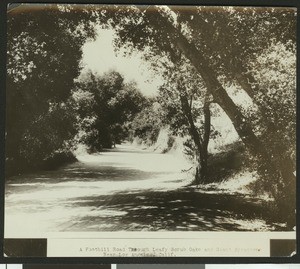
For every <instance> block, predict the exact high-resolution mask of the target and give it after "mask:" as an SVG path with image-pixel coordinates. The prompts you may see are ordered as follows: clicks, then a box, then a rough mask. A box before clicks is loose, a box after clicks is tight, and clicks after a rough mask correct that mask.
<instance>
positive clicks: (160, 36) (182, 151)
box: [4, 3, 297, 256]
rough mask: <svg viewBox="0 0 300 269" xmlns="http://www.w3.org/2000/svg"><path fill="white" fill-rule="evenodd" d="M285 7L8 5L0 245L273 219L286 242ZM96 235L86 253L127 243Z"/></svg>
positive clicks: (288, 102)
mask: <svg viewBox="0 0 300 269" xmlns="http://www.w3.org/2000/svg"><path fill="white" fill-rule="evenodd" d="M296 21H297V9H296V8H291V7H241V6H195V5H194V6H183V5H182V6H176V5H168V6H167V5H112V4H111V5H100V4H93V5H92V4H28V3H27V4H26V3H21V4H10V5H8V7H7V66H6V70H7V75H6V124H5V206H4V213H5V218H4V221H5V223H4V224H5V227H4V228H5V229H4V239H5V240H6V239H7V240H11V241H7V242H8V243H7V244H6V245H7V246H8V247H9V250H10V252H11V253H16V252H14V251H15V250H14V245H17V243H16V244H15V243H13V244H12V245H11V244H9V243H10V242H15V240H17V239H24V238H25V239H26V238H45V239H47V238H48V239H49V237H50V235H51V234H52V235H53V234H55V238H57V237H59V235H61V236H63V235H65V234H67V235H68V238H77V235H80V234H82V233H85V236H87V234H91V235H92V234H93V236H94V234H97V233H105V234H106V237H105V238H110V234H115V233H112V232H118V233H120V234H123V236H124V237H125V238H130V237H131V234H132V232H135V233H136V234H135V236H137V237H138V235H141V238H140V239H141V241H140V243H139V246H147V242H146V241H147V239H145V238H151V236H150V234H151V235H154V236H155V234H158V233H159V235H160V236H159V237H160V238H161V241H160V243H158V245H161V244H162V246H163V244H164V238H167V237H169V236H170V233H171V232H172V233H173V234H174V233H176V234H178V238H183V237H184V236H185V235H187V234H188V236H189V238H190V240H192V239H193V238H194V239H195V236H196V234H197V232H206V233H202V234H201V236H202V237H207V236H205V234H207V235H209V234H211V232H222V234H228V232H238V233H241V234H243V233H245V232H251V238H252V240H253V241H255V240H256V239H255V236H256V234H260V233H268V234H272V232H274V233H276V232H280V235H281V236H280V237H276V238H275V239H291V244H290V245H291V246H292V248H291V249H290V248H289V251H288V253H287V255H288V256H289V255H293V254H294V251H295V241H294V239H296V235H295V229H296V228H295V227H296V211H295V210H296ZM150 232H151V233H150ZM253 232H255V233H253ZM284 233H288V234H289V236H288V237H287V238H285V237H284V235H283V236H282V234H284ZM193 234H195V236H193ZM216 234H217V235H216ZM144 235H145V236H144ZM161 235H162V236H161ZM96 237H97V238H100V237H101V236H100V235H99V237H98V236H96ZM85 238H87V237H85ZM116 238H117V237H116ZM172 238H173V235H172ZM218 238H219V237H218V233H214V239H215V240H219V239H218ZM226 238H227V240H228V238H229V237H226ZM232 238H235V237H232ZM124 240H125V239H124ZM178 240H179V239H178ZM182 241H184V240H182ZM194 241H195V240H194ZM219 241H220V240H219ZM219 241H218V242H219ZM229 241H230V240H229ZM103 242H104V241H101V244H102V245H101V246H104V247H105V244H104V243H103ZM231 243H232V244H233V243H235V240H231ZM256 243H257V244H258V241H257V242H256ZM30 244H31V243H30ZM70 244H73V243H70ZM103 244H104V245H103ZM124 244H125V243H124ZM243 244H245V242H243ZM253 244H254V242H253ZM4 245H5V244H4ZM44 245H45V251H46V242H45V244H44ZM60 245H61V244H60ZM196 245H197V242H196V241H195V242H194V245H193V246H196ZM47 246H48V250H49V249H51V244H48V245H47ZM61 246H62V245H61ZM93 246H94V245H93ZM177 246H180V242H179V243H177V244H176V245H175V247H177ZM268 246H269V245H268ZM94 247H95V246H94ZM172 247H173V246H172ZM110 248H113V245H110V246H109V247H107V249H101V251H100V253H101V254H99V252H97V251H98V250H96V249H93V251H96V254H95V255H100V256H101V255H104V254H103V253H106V252H110V253H112V254H111V255H116V256H122V255H123V254H124V253H125V252H128V251H130V252H134V249H135V248H132V249H131V248H130V247H129V250H128V251H127V250H126V251H125V250H124V249H125V247H124V249H121V248H120V249H116V250H114V251H112V252H111V251H110V250H109V249H110ZM253 248H254V245H253ZM255 248H256V245H255ZM26 249H27V247H26V248H25V250H26ZM65 249H67V247H66V248H65ZM84 249H85V250H86V251H89V249H88V248H87V246H86V245H84ZM172 249H173V248H172ZM172 249H171V245H170V248H169V249H168V250H164V249H160V250H159V252H158V250H157V249H152V248H149V249H142V252H141V253H140V252H138V253H139V254H141V256H148V255H149V256H157V255H159V256H173V255H177V254H176V253H177V251H179V250H175V249H174V251H172ZM81 251H82V248H81V247H80V248H78V253H79V252H81ZM188 251H190V252H191V255H196V256H197V254H196V252H197V251H196V250H193V248H192V249H189V248H188V247H187V248H186V249H184V251H183V252H181V254H182V255H183V253H184V255H188V254H187V252H188ZM201 251H203V253H202V254H203V255H206V254H205V253H206V252H205V251H206V250H204V249H202V250H201ZM215 251H221V250H219V249H218V250H215ZM228 251H229V252H228V253H231V255H232V253H235V252H236V251H240V250H236V249H230V250H228ZM255 251H257V252H260V251H261V250H260V249H257V248H256V249H255ZM18 253H23V250H22V251H19V252H18ZM97 253H98V254H97ZM122 253H123V254H122ZM158 253H159V254H158ZM161 253H163V254H161ZM174 253H175V254H174ZM224 253H225V254H224ZM224 253H223V252H222V254H221V255H223V254H224V255H226V250H224ZM251 253H252V252H251ZM280 253H282V252H280ZM139 254H137V256H139ZM202 254H201V255H202ZM244 254H245V253H242V251H240V253H239V255H244ZM252 254H253V253H252ZM6 255H9V254H7V253H6ZM20 255H21V254H20ZM43 255H44V254H43ZM45 255H46V254H45ZM53 255H54V254H53ZM68 255H70V253H68ZM76 255H77V254H76ZM82 255H83V254H82ZM107 255H109V254H107ZM124 255H125V254H124ZM178 255H179V254H178ZM217 255H218V256H219V255H220V252H218V253H217ZM249 255H250V254H249ZM266 255H269V252H268V253H267V254H266Z"/></svg>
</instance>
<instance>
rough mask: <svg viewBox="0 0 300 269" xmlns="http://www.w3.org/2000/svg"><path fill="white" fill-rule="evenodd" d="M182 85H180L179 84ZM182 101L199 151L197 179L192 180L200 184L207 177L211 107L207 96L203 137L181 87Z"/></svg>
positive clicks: (191, 133) (204, 109)
mask: <svg viewBox="0 0 300 269" xmlns="http://www.w3.org/2000/svg"><path fill="white" fill-rule="evenodd" d="M178 87H180V86H178ZM179 91H180V102H181V108H182V111H183V113H184V115H185V117H186V119H187V121H188V124H189V130H190V135H191V137H192V139H193V141H194V143H195V145H196V148H197V152H198V166H197V168H196V174H195V180H194V181H193V182H192V185H194V184H195V185H199V184H200V183H205V182H206V179H207V170H208V169H207V165H208V162H207V159H208V143H209V136H210V124H211V115H210V109H209V103H208V100H207V98H206V99H205V104H204V108H203V112H204V133H203V138H202V137H201V134H199V132H198V130H197V128H196V126H195V123H194V120H193V115H192V111H191V109H192V108H191V106H190V104H189V102H188V97H187V94H186V92H185V90H184V89H182V88H180V89H179Z"/></svg>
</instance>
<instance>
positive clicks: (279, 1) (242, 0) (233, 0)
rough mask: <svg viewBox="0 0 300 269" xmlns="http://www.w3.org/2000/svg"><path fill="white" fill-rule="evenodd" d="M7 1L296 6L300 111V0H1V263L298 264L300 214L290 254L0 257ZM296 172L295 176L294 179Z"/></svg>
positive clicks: (0, 231)
mask: <svg viewBox="0 0 300 269" xmlns="http://www.w3.org/2000/svg"><path fill="white" fill-rule="evenodd" d="M10 3H28V4H29V3H45V4H46V3H60V4H63V3H66V4H72V3H74V4H143V5H168V4H169V5H171V4H172V5H206V6H253V7H264V6H274V7H295V8H297V82H296V85H297V100H296V104H297V119H296V120H297V123H298V121H299V113H300V98H299V94H300V88H299V85H300V75H299V70H300V61H299V54H300V48H299V47H300V30H299V28H300V26H299V25H300V16H299V13H300V1H298V0H185V1H184V0H163V1H159V0H153V1H151V0H131V1H130V0H71V1H70V0H0V197H1V200H0V263H1V264H2V263H3V264H17V263H22V264H25V263H26V264H38V263H47V264H183V265H184V264H222V263H224V264H235V263H242V264H246V263H260V264H263V263H268V264H270V263H277V264H280V263H284V264H286V263H299V264H300V242H299V229H300V215H299V212H298V213H297V216H296V221H297V231H296V238H297V254H296V255H295V256H293V257H153V258H152V257H151V258H149V257H96V258H89V257H82V258H79V257H78V258H75V257H68V258H54V257H49V258H24V257H22V258H21V257H20V258H12V257H10V258H8V257H3V239H4V165H5V141H4V139H5V88H6V31H7V30H6V29H7V28H6V12H7V5H8V4H10ZM299 133H300V127H299V124H297V147H296V154H297V156H296V158H297V173H299V171H300V170H299V167H300V162H298V160H299V159H300V152H299V151H300V148H299ZM298 178H299V176H297V179H298ZM296 190H297V209H299V203H300V198H299V195H300V184H299V183H297V182H296Z"/></svg>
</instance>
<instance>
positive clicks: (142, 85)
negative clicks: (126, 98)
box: [82, 29, 163, 96]
mask: <svg viewBox="0 0 300 269" xmlns="http://www.w3.org/2000/svg"><path fill="white" fill-rule="evenodd" d="M97 33H98V37H97V39H96V40H95V41H92V42H87V43H86V44H85V45H84V47H83V59H82V64H83V65H84V69H83V72H85V71H87V70H92V71H93V72H97V73H99V75H102V74H103V73H104V72H107V71H109V70H112V69H113V70H116V71H118V72H120V73H121V74H122V75H124V78H125V80H126V81H127V82H128V81H130V80H134V81H136V82H137V85H138V88H139V89H140V90H141V91H142V92H143V93H144V94H145V95H147V96H151V95H153V94H155V93H156V91H157V89H158V87H159V86H160V85H161V84H162V83H163V81H162V78H161V77H159V76H157V74H156V75H155V74H154V73H153V72H151V71H150V70H149V68H150V66H149V64H148V63H146V62H145V61H144V60H143V59H142V58H141V53H133V54H132V55H131V56H128V57H125V56H122V54H123V53H122V52H120V53H116V52H114V49H113V38H114V31H113V30H102V29H98V30H97Z"/></svg>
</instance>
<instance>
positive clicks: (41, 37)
mask: <svg viewBox="0 0 300 269" xmlns="http://www.w3.org/2000/svg"><path fill="white" fill-rule="evenodd" d="M88 19H92V16H91V15H90V14H89V12H86V11H84V10H83V9H76V8H74V7H73V8H72V7H71V6H70V5H65V6H60V5H47V4H46V5H40V6H39V5H34V6H31V5H20V6H19V7H17V8H15V9H13V10H11V11H10V12H9V13H8V22H7V26H8V39H7V40H8V48H7V51H8V53H7V55H8V57H7V85H6V103H7V107H6V158H7V164H9V165H8V166H7V172H8V173H9V167H10V166H12V167H18V168H20V169H21V170H22V169H25V168H27V167H32V166H34V167H39V166H40V164H41V162H42V161H43V160H46V159H47V158H48V157H49V156H51V155H52V154H54V152H56V151H60V150H62V149H63V148H67V146H66V144H67V141H68V140H70V139H72V137H73V136H74V132H75V131H74V128H73V127H72V124H71V122H72V120H73V119H72V109H71V108H67V106H68V104H69V101H68V98H69V97H70V95H71V90H72V88H73V85H74V79H75V78H76V77H77V76H78V75H79V72H80V64H79V63H80V60H81V55H82V52H81V46H82V45H83V44H84V42H85V41H86V40H87V39H89V38H94V37H95V31H94V27H93V26H92V24H91V22H90V21H89V20H88ZM68 113H70V114H68ZM42 126H43V127H44V128H45V129H44V130H42V129H41V128H42ZM66 127H67V128H66Z"/></svg>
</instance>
